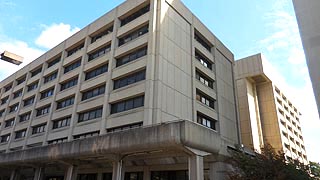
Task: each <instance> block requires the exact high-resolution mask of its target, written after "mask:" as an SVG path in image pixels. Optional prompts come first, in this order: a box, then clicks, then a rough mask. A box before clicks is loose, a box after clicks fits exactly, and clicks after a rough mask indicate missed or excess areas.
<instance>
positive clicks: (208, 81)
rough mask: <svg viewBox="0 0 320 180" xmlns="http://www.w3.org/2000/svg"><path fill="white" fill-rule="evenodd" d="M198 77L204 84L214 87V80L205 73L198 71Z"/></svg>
mask: <svg viewBox="0 0 320 180" xmlns="http://www.w3.org/2000/svg"><path fill="white" fill-rule="evenodd" d="M196 78H197V79H198V80H199V81H200V82H201V83H202V84H204V85H206V86H208V87H209V88H211V89H213V80H212V79H210V78H208V77H207V76H205V75H204V74H202V73H200V72H199V71H196Z"/></svg>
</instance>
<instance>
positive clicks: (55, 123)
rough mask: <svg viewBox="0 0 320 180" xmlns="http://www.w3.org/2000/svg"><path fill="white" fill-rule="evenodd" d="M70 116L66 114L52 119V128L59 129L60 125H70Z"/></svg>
mask: <svg viewBox="0 0 320 180" xmlns="http://www.w3.org/2000/svg"><path fill="white" fill-rule="evenodd" d="M70 121H71V116H67V117H64V118H61V119H58V120H54V121H53V125H52V129H59V128H62V127H66V126H70Z"/></svg>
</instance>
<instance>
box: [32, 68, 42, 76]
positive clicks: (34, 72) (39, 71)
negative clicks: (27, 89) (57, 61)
mask: <svg viewBox="0 0 320 180" xmlns="http://www.w3.org/2000/svg"><path fill="white" fill-rule="evenodd" d="M41 71H42V67H38V68H37V69H35V70H32V71H31V77H33V76H35V75H37V74H39V73H41Z"/></svg>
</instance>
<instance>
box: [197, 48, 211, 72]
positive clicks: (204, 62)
mask: <svg viewBox="0 0 320 180" xmlns="http://www.w3.org/2000/svg"><path fill="white" fill-rule="evenodd" d="M195 58H196V59H197V60H198V61H199V62H200V63H201V64H202V65H203V66H204V67H207V68H208V69H210V70H212V63H211V62H210V61H209V60H208V59H207V58H206V57H204V56H203V55H201V54H200V53H199V52H198V51H197V50H196V54H195Z"/></svg>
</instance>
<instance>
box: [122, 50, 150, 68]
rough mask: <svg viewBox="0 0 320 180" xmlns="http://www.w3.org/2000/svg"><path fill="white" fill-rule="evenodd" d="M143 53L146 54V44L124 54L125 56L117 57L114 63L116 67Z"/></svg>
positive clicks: (137, 57) (141, 55)
mask: <svg viewBox="0 0 320 180" xmlns="http://www.w3.org/2000/svg"><path fill="white" fill-rule="evenodd" d="M145 55H147V46H145V47H143V48H141V49H138V50H136V51H134V52H132V53H130V54H128V55H125V56H122V57H120V58H118V59H117V63H116V67H119V66H122V65H124V64H127V63H129V62H131V61H134V60H136V59H139V58H140V57H143V56H145Z"/></svg>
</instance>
